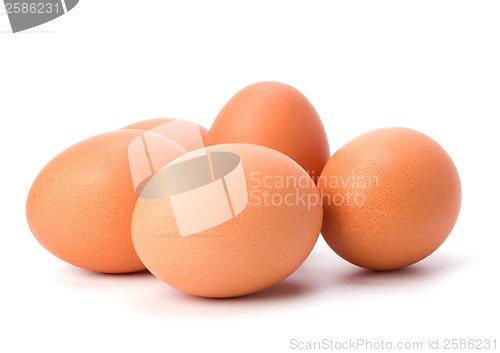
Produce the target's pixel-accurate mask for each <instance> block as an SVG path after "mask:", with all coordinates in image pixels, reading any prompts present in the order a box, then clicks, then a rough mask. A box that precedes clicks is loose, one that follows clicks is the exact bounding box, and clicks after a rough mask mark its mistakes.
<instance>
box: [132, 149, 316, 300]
mask: <svg viewBox="0 0 500 353" xmlns="http://www.w3.org/2000/svg"><path fill="white" fill-rule="evenodd" d="M322 216H323V212H322V207H321V199H320V196H319V192H318V190H317V188H316V186H315V184H314V182H313V181H312V179H311V178H310V177H309V175H308V174H307V173H306V172H305V171H304V170H303V169H302V168H301V167H300V166H299V165H298V164H297V163H296V162H294V161H293V160H292V159H290V158H289V157H287V156H285V155H284V154H282V153H280V152H278V151H275V150H272V149H270V148H267V147H263V146H258V145H251V144H225V145H218V146H211V147H206V148H203V149H200V150H197V151H194V152H191V153H188V154H186V155H184V156H182V157H181V158H178V159H176V160H174V161H173V162H171V163H169V164H168V165H167V166H166V167H164V168H162V169H161V170H160V171H159V172H158V173H157V174H156V175H155V176H153V178H151V180H150V181H149V182H148V184H147V185H146V186H145V188H144V189H143V191H142V193H141V195H140V197H139V200H138V201H137V204H136V206H135V210H134V215H133V220H132V237H133V241H134V246H135V248H136V250H137V253H138V255H139V257H140V258H141V260H142V261H143V263H144V264H145V265H146V267H147V268H148V269H149V270H150V271H151V272H152V273H153V274H154V275H155V276H156V277H158V278H159V279H161V280H163V281H164V282H166V283H167V284H169V285H171V286H172V287H175V288H177V289H179V290H182V291H184V292H186V293H190V294H194V295H198V296H204V297H234V296H241V295H245V294H250V293H254V292H257V291H259V290H262V289H265V288H267V287H270V286H272V285H274V284H275V283H277V282H279V281H281V280H283V279H285V278H286V277H288V276H289V275H290V274H291V273H292V272H294V271H295V270H296V269H297V268H298V267H299V266H300V265H301V264H302V263H303V262H304V260H305V259H306V258H307V256H308V255H309V253H310V252H311V250H312V248H313V247H314V244H315V243H316V240H317V238H318V235H319V232H320V229H321V221H322Z"/></svg>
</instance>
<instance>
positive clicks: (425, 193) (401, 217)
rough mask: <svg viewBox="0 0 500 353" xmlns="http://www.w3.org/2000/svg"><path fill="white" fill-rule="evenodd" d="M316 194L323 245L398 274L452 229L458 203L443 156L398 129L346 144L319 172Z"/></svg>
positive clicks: (454, 179) (453, 173) (427, 141)
mask: <svg viewBox="0 0 500 353" xmlns="http://www.w3.org/2000/svg"><path fill="white" fill-rule="evenodd" d="M318 187H319V188H320V191H321V194H322V198H323V207H324V221H323V228H322V234H323V237H324V238H325V240H326V242H327V243H328V245H330V247H331V248H332V249H333V250H334V251H335V252H336V253H337V254H339V255H340V256H341V257H343V258H344V259H346V260H347V261H349V262H351V263H353V264H355V265H358V266H361V267H365V268H369V269H374V270H392V269H398V268H402V267H405V266H408V265H411V264H413V263H415V262H418V261H420V260H422V259H423V258H425V257H427V256H428V255H430V254H431V253H432V252H434V251H435V250H436V249H437V248H438V247H439V246H440V245H441V244H442V243H443V242H444V241H445V239H446V238H447V236H448V235H449V234H450V232H451V230H452V229H453V226H454V225H455V222H456V220H457V217H458V213H459V210H460V203H461V185H460V179H459V176H458V172H457V169H456V168H455V165H454V164H453V161H452V160H451V158H450V156H449V155H448V154H447V153H446V151H445V150H444V149H443V148H442V147H441V146H440V145H439V144H438V143H437V142H436V141H434V140H433V139H431V138H430V137H428V136H426V135H424V134H422V133H420V132H418V131H415V130H411V129H407V128H399V127H394V128H382V129H378V130H373V131H370V132H367V133H365V134H363V135H361V136H358V137H356V138H354V139H353V140H351V141H350V142H348V143H347V144H345V145H344V146H343V147H342V148H340V149H339V150H338V151H337V152H336V153H335V154H334V155H333V157H332V158H331V159H330V160H329V161H328V163H327V164H326V166H325V168H324V170H323V172H322V173H321V177H320V180H319V183H318Z"/></svg>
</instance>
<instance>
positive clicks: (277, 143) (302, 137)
mask: <svg viewBox="0 0 500 353" xmlns="http://www.w3.org/2000/svg"><path fill="white" fill-rule="evenodd" d="M224 143H251V144H257V145H262V146H266V147H270V148H273V149H275V150H277V151H280V152H282V153H284V154H286V155H287V156H289V157H290V158H292V159H293V160H294V161H296V162H297V163H298V164H299V165H300V166H302V168H304V170H306V171H307V172H308V173H309V175H310V176H311V177H312V178H313V179H314V180H315V181H316V179H317V178H318V177H319V175H320V173H321V170H322V169H323V167H324V166H325V164H326V162H327V161H328V159H329V158H330V148H329V144H328V138H327V135H326V132H325V129H324V127H323V123H322V122H321V119H320V117H319V115H318V113H317V112H316V109H314V107H313V105H312V104H311V102H309V100H308V99H307V98H306V97H305V96H304V95H303V94H302V93H301V92H300V91H299V90H297V89H296V88H294V87H292V86H290V85H287V84H284V83H280V82H272V81H266V82H257V83H254V84H251V85H249V86H247V87H245V88H243V89H242V90H241V91H239V92H238V93H236V94H235V95H234V96H233V97H232V98H231V99H230V100H229V101H228V102H227V103H226V105H225V106H224V107H223V108H222V110H221V111H220V112H219V114H218V115H217V117H216V118H215V121H214V122H213V124H212V127H211V128H210V130H209V132H208V135H207V138H206V145H207V146H212V145H218V144H224Z"/></svg>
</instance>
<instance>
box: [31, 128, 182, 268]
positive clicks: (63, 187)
mask: <svg viewBox="0 0 500 353" xmlns="http://www.w3.org/2000/svg"><path fill="white" fill-rule="evenodd" d="M143 135H144V131H140V130H120V131H114V132H109V133H105V134H101V135H97V136H94V137H91V138H89V139H86V140H84V141H81V142H79V143H77V144H76V145H73V146H72V147H70V148H68V149H66V150H65V151H63V152H62V153H60V154H59V155H58V156H56V157H55V158H54V159H52V160H51V161H50V162H49V163H48V164H47V165H46V166H45V167H44V168H43V170H42V171H41V172H40V174H39V175H38V176H37V178H36V179H35V181H34V183H33V185H32V187H31V190H30V192H29V195H28V199H27V204H26V216H27V219H28V224H29V226H30V229H31V231H32V233H33V235H34V236H35V238H36V239H37V240H38V241H39V242H40V244H42V245H43V246H44V247H45V248H46V249H47V250H48V251H50V252H51V253H52V254H54V255H55V256H57V257H59V258H60V259H62V260H64V261H66V262H69V263H71V264H73V265H75V266H78V267H82V268H85V269H88V270H92V271H97V272H107V273H122V272H134V271H141V270H144V269H145V267H144V265H143V264H142V262H141V261H140V259H139V257H138V256H137V254H136V252H135V250H134V248H133V244H132V238H131V234H130V224H131V221H132V211H133V209H134V206H135V203H136V201H137V198H138V196H137V195H136V192H135V190H134V184H133V182H132V176H131V170H130V166H129V160H131V156H135V155H133V154H132V155H130V156H129V148H130V146H131V144H133V142H134V141H141V139H142V138H144V139H145V141H147V142H148V143H149V142H151V141H153V142H154V143H153V144H152V145H151V148H150V154H154V161H155V163H157V164H159V165H161V166H164V165H165V164H167V163H168V162H169V161H171V160H172V159H174V158H176V157H178V156H180V155H182V154H184V153H186V151H185V150H184V149H182V148H181V147H180V146H179V145H178V144H176V143H175V142H173V141H171V140H170V139H167V138H165V137H163V136H159V135H156V134H151V133H149V134H148V136H146V137H144V136H143ZM151 137H153V138H152V139H151ZM134 158H135V157H134ZM144 158H147V157H146V154H145V153H144ZM158 169H159V168H158ZM136 172H137V168H136ZM149 177H150V176H148V175H147V173H146V174H145V175H143V178H144V179H149Z"/></svg>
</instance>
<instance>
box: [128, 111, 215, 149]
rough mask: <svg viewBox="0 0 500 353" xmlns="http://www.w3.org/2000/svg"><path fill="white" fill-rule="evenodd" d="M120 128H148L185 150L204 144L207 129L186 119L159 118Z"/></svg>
mask: <svg viewBox="0 0 500 353" xmlns="http://www.w3.org/2000/svg"><path fill="white" fill-rule="evenodd" d="M122 129H136V130H148V131H151V132H154V133H157V134H160V135H163V136H165V137H168V138H169V139H172V140H174V141H175V142H177V143H178V144H179V145H181V146H182V148H184V149H185V150H186V151H188V152H190V151H194V150H197V149H198V148H202V147H204V146H205V142H204V141H205V139H206V137H207V134H208V130H207V129H206V128H204V127H203V126H201V125H198V124H195V123H192V122H190V121H187V120H182V119H173V118H160V119H150V120H144V121H140V122H138V123H135V124H132V125H128V126H125V127H123V128H122Z"/></svg>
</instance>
